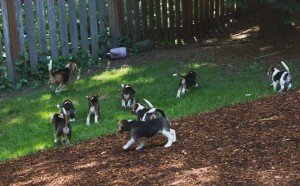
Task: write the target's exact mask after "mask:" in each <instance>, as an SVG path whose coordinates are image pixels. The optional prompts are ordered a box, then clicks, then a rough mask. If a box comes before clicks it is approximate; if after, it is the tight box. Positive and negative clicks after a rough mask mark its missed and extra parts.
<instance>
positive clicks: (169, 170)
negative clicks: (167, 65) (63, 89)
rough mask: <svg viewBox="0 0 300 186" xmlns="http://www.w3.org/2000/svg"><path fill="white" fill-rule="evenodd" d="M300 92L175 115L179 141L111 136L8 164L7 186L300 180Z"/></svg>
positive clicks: (4, 171)
mask: <svg viewBox="0 0 300 186" xmlns="http://www.w3.org/2000/svg"><path fill="white" fill-rule="evenodd" d="M299 113H300V90H299V89H296V90H293V91H290V92H285V93H281V94H276V95H273V96H270V97H267V98H261V99H259V100H256V101H253V102H249V103H242V104H238V105H234V106H227V107H223V108H220V109H218V110H215V111H213V112H210V113H201V114H198V115H193V116H190V117H185V118H180V119H175V120H172V121H171V122H172V128H174V129H175V130H176V133H177V141H176V142H175V143H173V145H172V146H171V147H170V148H164V147H163V146H164V144H165V143H166V139H165V138H163V137H162V136H160V135H158V136H156V138H151V139H150V140H149V141H148V142H147V144H146V146H145V147H144V149H143V150H141V151H135V150H134V148H135V147H136V145H137V144H135V145H134V146H133V147H131V148H130V150H129V151H124V150H122V146H123V145H124V144H125V143H126V142H127V140H128V139H129V136H127V135H122V136H118V137H117V136H116V135H109V136H104V137H100V138H98V139H95V140H91V141H86V142H82V143H79V144H78V145H75V146H72V147H66V148H59V149H56V150H51V151H44V152H40V153H38V154H34V155H30V156H26V157H23V158H19V159H15V160H11V161H7V162H3V163H1V164H0V175H1V179H0V185H280V186H281V185H299V184H300V162H299V160H300V148H299V146H300V145H299V143H300V127H299V124H300V123H299V119H300V114H299Z"/></svg>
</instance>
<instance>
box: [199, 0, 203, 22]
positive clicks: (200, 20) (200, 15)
mask: <svg viewBox="0 0 300 186" xmlns="http://www.w3.org/2000/svg"><path fill="white" fill-rule="evenodd" d="M203 21H204V0H200V2H199V23H200V25H201V26H202V25H203Z"/></svg>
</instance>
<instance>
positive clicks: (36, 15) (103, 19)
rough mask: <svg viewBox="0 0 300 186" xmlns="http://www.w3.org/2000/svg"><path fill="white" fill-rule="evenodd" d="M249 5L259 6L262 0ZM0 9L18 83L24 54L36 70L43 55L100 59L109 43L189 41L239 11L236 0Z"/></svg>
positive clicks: (19, 4)
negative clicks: (83, 53)
mask: <svg viewBox="0 0 300 186" xmlns="http://www.w3.org/2000/svg"><path fill="white" fill-rule="evenodd" d="M245 5H247V6H246V7H248V8H255V7H258V6H259V5H260V0H245ZM0 8H1V9H0V10H1V14H0V17H1V19H0V23H1V25H2V27H1V28H0V29H1V32H0V34H1V35H0V53H1V57H0V58H1V59H3V60H5V61H4V63H2V66H5V67H6V68H7V74H8V79H9V80H11V81H13V82H14V81H16V80H18V74H17V73H16V71H15V63H16V62H17V61H18V59H19V58H20V57H19V56H20V54H22V55H27V56H28V57H29V61H30V63H29V65H30V66H29V67H30V69H31V70H32V71H35V70H37V66H38V61H39V60H38V59H39V57H43V56H51V58H52V59H53V60H54V61H58V59H59V57H60V56H62V57H65V56H68V55H69V54H72V56H73V58H74V59H75V60H76V59H77V57H78V56H77V55H78V52H79V51H81V50H84V51H87V50H88V51H90V52H91V54H92V56H93V57H95V58H97V57H98V53H99V50H100V49H102V50H106V49H107V42H110V43H111V44H112V46H113V47H116V46H118V39H119V38H121V37H124V36H128V35H132V36H133V38H134V41H141V40H145V39H151V40H155V41H167V42H175V41H184V42H189V41H191V39H192V38H194V37H197V36H199V35H201V31H202V30H203V28H207V27H213V26H216V25H222V24H224V22H225V20H226V19H228V17H231V16H234V15H235V13H236V12H237V11H238V9H237V8H236V2H235V0H56V1H55V0H0ZM108 36H110V37H108ZM2 56H5V58H2Z"/></svg>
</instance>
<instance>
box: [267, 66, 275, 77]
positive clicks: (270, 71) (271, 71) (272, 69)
mask: <svg viewBox="0 0 300 186" xmlns="http://www.w3.org/2000/svg"><path fill="white" fill-rule="evenodd" d="M273 72H274V67H273V66H272V67H270V68H269V70H268V73H267V75H268V76H272V74H273Z"/></svg>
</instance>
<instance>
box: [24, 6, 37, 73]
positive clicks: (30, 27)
mask: <svg viewBox="0 0 300 186" xmlns="http://www.w3.org/2000/svg"><path fill="white" fill-rule="evenodd" d="M24 4H25V18H26V27H27V36H28V46H29V61H30V68H31V70H33V71H36V70H37V65H38V57H37V47H36V36H35V25H34V17H33V8H32V1H31V0H24Z"/></svg>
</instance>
